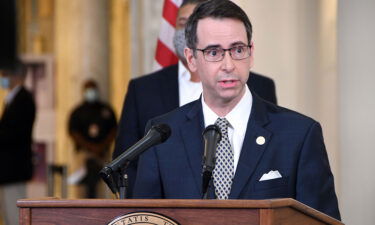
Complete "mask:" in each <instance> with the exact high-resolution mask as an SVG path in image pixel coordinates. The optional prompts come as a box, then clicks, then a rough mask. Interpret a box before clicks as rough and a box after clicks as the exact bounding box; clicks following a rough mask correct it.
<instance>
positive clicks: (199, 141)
mask: <svg viewBox="0 0 375 225" xmlns="http://www.w3.org/2000/svg"><path fill="white" fill-rule="evenodd" d="M186 118H187V119H186V121H185V122H184V123H183V124H182V126H181V127H180V132H181V136H182V139H183V144H184V148H185V151H186V155H187V157H188V161H189V164H190V167H191V170H192V173H193V176H194V179H195V183H196V185H197V188H198V190H199V193H200V192H201V190H202V187H201V186H202V179H201V174H202V155H203V138H202V132H203V129H204V125H203V114H202V106H201V102H200V99H199V100H197V101H195V102H194V105H193V107H192V109H191V110H190V111H189V112H188V113H187V114H186Z"/></svg>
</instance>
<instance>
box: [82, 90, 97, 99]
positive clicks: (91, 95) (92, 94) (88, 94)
mask: <svg viewBox="0 0 375 225" xmlns="http://www.w3.org/2000/svg"><path fill="white" fill-rule="evenodd" d="M84 95H85V100H86V101H87V102H96V101H98V100H99V92H98V90H96V89H94V88H88V89H86V91H85V93H84Z"/></svg>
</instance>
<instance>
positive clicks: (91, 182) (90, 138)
mask: <svg viewBox="0 0 375 225" xmlns="http://www.w3.org/2000/svg"><path fill="white" fill-rule="evenodd" d="M99 95H100V94H99V89H98V85H97V84H96V82H95V81H94V80H87V81H86V82H85V83H84V85H83V96H84V100H83V102H82V103H81V104H79V105H78V106H77V107H76V108H75V109H74V110H73V112H72V113H71V115H70V118H69V134H70V136H71V137H72V139H73V141H74V144H75V149H76V150H77V151H81V150H83V151H85V153H86V156H87V157H86V162H85V164H86V165H85V168H86V175H85V176H84V178H83V180H82V181H81V183H82V184H84V186H85V189H86V197H87V198H96V197H97V194H98V193H97V184H98V182H99V180H100V177H99V175H98V174H99V171H100V170H101V168H102V167H103V166H104V164H105V161H106V160H107V157H108V154H109V152H110V147H111V144H112V142H113V140H114V138H115V135H116V131H117V122H116V116H115V113H114V111H113V109H112V108H111V106H109V105H108V104H106V103H104V102H103V101H101V100H100V98H99Z"/></svg>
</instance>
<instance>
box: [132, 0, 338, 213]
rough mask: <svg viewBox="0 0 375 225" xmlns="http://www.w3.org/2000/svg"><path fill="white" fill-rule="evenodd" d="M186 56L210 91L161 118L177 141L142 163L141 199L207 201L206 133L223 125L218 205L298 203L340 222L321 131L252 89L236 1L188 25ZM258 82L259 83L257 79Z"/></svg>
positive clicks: (200, 10)
mask: <svg viewBox="0 0 375 225" xmlns="http://www.w3.org/2000/svg"><path fill="white" fill-rule="evenodd" d="M185 35H186V40H187V48H185V56H186V60H187V62H188V66H189V69H190V71H192V72H196V73H197V74H198V75H199V77H200V80H201V82H202V86H203V93H202V96H201V97H200V99H198V100H196V101H193V102H191V103H189V104H186V105H184V106H182V107H180V108H178V109H175V110H173V111H172V112H169V113H168V114H164V115H162V116H160V117H157V118H154V119H152V120H150V121H149V122H148V125H147V128H146V130H147V129H149V128H150V127H151V126H153V125H157V124H168V125H169V126H170V128H171V136H170V137H169V139H167V140H166V141H165V142H164V143H162V144H159V145H155V146H154V147H151V148H150V149H149V150H147V151H145V152H144V153H143V154H141V155H140V157H139V161H138V168H137V177H136V182H135V187H134V193H133V194H134V198H157V199H158V198H168V199H200V198H201V197H202V193H203V190H202V155H203V149H204V140H203V137H202V133H203V131H204V130H205V127H207V126H209V125H214V124H215V125H216V126H217V127H218V129H220V131H221V134H222V135H221V140H220V141H219V142H218V144H217V148H216V151H215V154H216V155H215V161H216V164H215V168H214V170H213V176H212V185H211V187H210V189H209V191H208V196H209V197H210V198H216V199H220V200H225V199H270V198H294V199H296V200H297V201H300V202H302V203H304V204H306V205H308V206H310V207H312V208H315V209H316V210H319V211H321V212H323V213H325V214H327V215H329V216H331V217H334V218H336V219H338V220H339V219H340V212H339V208H338V202H337V196H336V193H335V187H334V178H333V174H332V172H331V168H330V165H329V160H328V156H327V152H326V149H325V145H324V139H323V135H322V128H321V126H320V124H319V123H318V122H317V121H315V120H313V119H312V118H309V117H307V116H304V115H302V114H300V113H297V112H294V111H291V110H289V109H286V108H283V107H279V106H277V105H275V104H272V103H270V102H267V101H265V100H263V99H261V98H260V97H258V96H257V95H256V94H254V91H253V90H251V89H249V87H248V85H247V80H248V79H249V72H248V71H249V70H250V69H251V68H252V67H253V63H254V49H255V48H254V41H253V40H252V25H251V23H250V20H249V18H248V17H247V15H246V13H245V12H244V11H243V10H242V9H241V8H240V7H239V6H237V5H236V4H235V3H233V2H232V1H229V0H211V1H207V2H204V3H202V4H200V5H199V6H198V7H197V8H196V9H195V10H194V12H193V14H192V15H191V16H190V18H189V20H188V22H187V24H186V33H185ZM250 76H251V75H250Z"/></svg>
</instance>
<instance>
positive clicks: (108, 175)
mask: <svg viewBox="0 0 375 225" xmlns="http://www.w3.org/2000/svg"><path fill="white" fill-rule="evenodd" d="M170 135H171V128H170V127H169V126H168V125H167V124H158V125H155V126H152V127H151V129H150V130H149V131H148V132H147V134H146V136H144V137H143V138H142V139H141V140H139V141H138V142H137V143H135V144H134V145H133V146H131V147H130V148H129V149H127V150H126V151H125V152H123V153H122V154H121V155H120V156H118V157H117V158H116V159H114V160H113V161H112V162H110V163H109V164H107V165H106V166H105V167H104V168H103V169H102V170H101V171H100V172H99V174H100V176H101V178H102V179H103V180H104V181H105V182H106V184H107V185H108V187H109V188H110V189H111V191H112V192H113V193H114V194H116V193H117V192H118V187H117V186H120V187H122V186H125V187H126V183H127V177H126V174H125V177H124V170H126V168H127V166H128V165H129V162H131V161H133V160H135V159H136V158H137V157H138V156H139V155H140V154H142V153H143V152H144V151H146V150H147V149H149V148H150V147H152V146H154V145H157V144H160V143H163V142H164V141H166V140H167V139H168V138H169V136H170ZM113 173H119V174H120V182H119V183H120V185H118V184H116V183H115V182H114V181H113ZM122 179H125V180H122ZM123 191H126V190H123ZM124 195H125V194H123V193H120V196H123V197H125V196H124Z"/></svg>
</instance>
